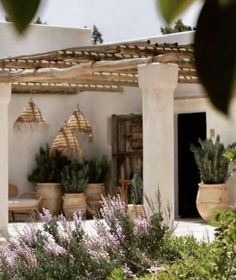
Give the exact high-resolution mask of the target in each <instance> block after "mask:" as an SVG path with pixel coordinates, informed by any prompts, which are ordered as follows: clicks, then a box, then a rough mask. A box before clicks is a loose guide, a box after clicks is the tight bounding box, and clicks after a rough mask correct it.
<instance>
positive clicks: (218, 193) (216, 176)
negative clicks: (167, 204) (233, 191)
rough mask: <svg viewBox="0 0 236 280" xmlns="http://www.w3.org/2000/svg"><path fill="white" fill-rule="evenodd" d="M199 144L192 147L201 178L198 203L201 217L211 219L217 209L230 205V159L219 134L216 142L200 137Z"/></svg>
mask: <svg viewBox="0 0 236 280" xmlns="http://www.w3.org/2000/svg"><path fill="white" fill-rule="evenodd" d="M199 144H200V146H199V147H197V146H195V145H193V144H192V145H191V148H190V149H191V151H192V152H193V153H194V158H195V162H196V164H197V167H198V170H199V173H200V178H201V183H199V189H198V194H197V200H196V205H197V209H198V212H199V214H200V215H201V217H202V218H203V219H204V220H205V221H210V220H211V219H212V218H213V216H214V214H215V212H216V211H217V209H226V208H228V207H229V195H228V189H227V186H226V184H225V182H226V181H227V179H228V177H229V172H228V166H229V160H228V159H227V158H226V157H224V153H225V147H224V145H223V144H222V143H221V142H220V137H219V136H217V137H216V140H215V142H213V140H212V139H206V140H201V139H199Z"/></svg>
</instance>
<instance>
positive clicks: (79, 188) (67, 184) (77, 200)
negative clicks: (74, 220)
mask: <svg viewBox="0 0 236 280" xmlns="http://www.w3.org/2000/svg"><path fill="white" fill-rule="evenodd" d="M61 179H62V184H63V186H64V196H63V211H64V214H65V216H66V217H68V218H71V217H72V216H73V214H74V213H79V212H80V213H82V214H85V212H86V208H87V203H86V196H85V194H84V190H85V187H86V186H87V184H88V181H89V177H88V164H87V163H78V162H77V161H73V162H72V163H71V164H69V165H67V166H65V167H64V169H63V170H62V172H61Z"/></svg>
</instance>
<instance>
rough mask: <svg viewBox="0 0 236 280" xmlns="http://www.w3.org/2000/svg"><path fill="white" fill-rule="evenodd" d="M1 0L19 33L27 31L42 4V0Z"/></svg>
mask: <svg viewBox="0 0 236 280" xmlns="http://www.w3.org/2000/svg"><path fill="white" fill-rule="evenodd" d="M1 2H2V5H3V7H4V9H5V10H6V13H7V15H8V16H9V18H10V20H11V21H12V22H13V24H14V25H15V27H16V29H17V31H18V32H19V33H23V32H24V31H25V29H26V27H27V26H28V24H29V23H30V22H31V20H32V19H33V18H34V16H35V13H36V11H37V9H38V6H39V4H40V0H1Z"/></svg>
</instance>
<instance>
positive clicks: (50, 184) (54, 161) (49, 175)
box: [28, 144, 70, 214]
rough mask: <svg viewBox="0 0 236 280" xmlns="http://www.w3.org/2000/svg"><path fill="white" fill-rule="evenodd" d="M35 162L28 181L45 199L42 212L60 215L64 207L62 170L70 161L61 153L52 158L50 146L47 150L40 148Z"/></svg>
mask: <svg viewBox="0 0 236 280" xmlns="http://www.w3.org/2000/svg"><path fill="white" fill-rule="evenodd" d="M35 160H36V167H35V168H34V169H33V171H32V172H31V174H30V175H28V181H29V182H31V183H32V184H34V185H35V186H36V187H35V188H36V191H37V192H38V193H40V194H41V195H42V197H43V198H42V200H41V202H40V208H41V210H42V209H43V208H46V209H49V210H50V212H51V213H52V214H58V213H59V212H60V211H61V207H62V185H61V170H62V169H63V168H64V166H66V165H67V164H69V163H70V160H69V159H68V158H67V157H66V156H64V155H62V154H61V153H60V152H56V153H55V156H54V157H52V156H51V155H50V148H49V145H48V144H47V146H46V147H45V148H43V147H40V149H39V153H37V154H36V156H35Z"/></svg>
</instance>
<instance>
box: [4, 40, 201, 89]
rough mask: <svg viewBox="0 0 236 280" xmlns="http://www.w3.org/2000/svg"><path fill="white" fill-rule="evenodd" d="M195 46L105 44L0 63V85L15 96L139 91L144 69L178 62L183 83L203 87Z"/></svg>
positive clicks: (148, 43) (9, 59) (15, 58)
mask: <svg viewBox="0 0 236 280" xmlns="http://www.w3.org/2000/svg"><path fill="white" fill-rule="evenodd" d="M193 51H194V50H193V46H192V45H178V44H177V43H175V44H167V43H166V44H157V43H152V42H151V41H150V40H147V41H137V42H129V43H122V44H104V45H98V46H87V47H78V48H70V49H64V50H57V51H51V52H47V53H40V54H35V55H27V56H19V57H14V58H5V59H0V83H11V84H12V93H15V94H16V93H40V94H44V93H45V94H53V93H56V94H58V93H61V94H64V93H67V94H76V93H77V92H82V91H107V92H117V91H118V92H120V91H123V87H126V86H131V87H138V65H140V64H148V63H153V62H160V63H175V64H177V65H178V67H179V77H178V80H179V83H198V77H197V74H196V69H195V66H194V57H193Z"/></svg>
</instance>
